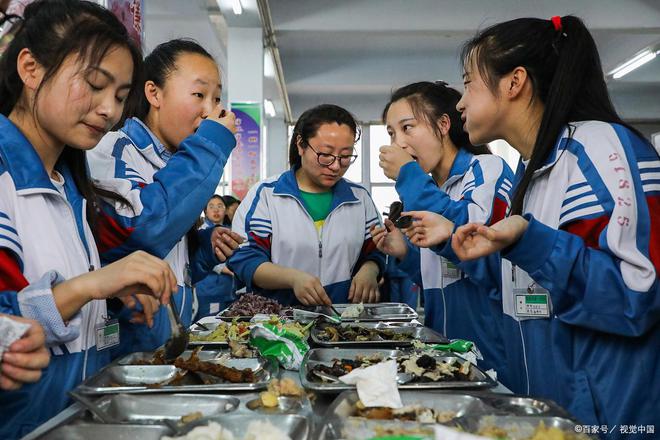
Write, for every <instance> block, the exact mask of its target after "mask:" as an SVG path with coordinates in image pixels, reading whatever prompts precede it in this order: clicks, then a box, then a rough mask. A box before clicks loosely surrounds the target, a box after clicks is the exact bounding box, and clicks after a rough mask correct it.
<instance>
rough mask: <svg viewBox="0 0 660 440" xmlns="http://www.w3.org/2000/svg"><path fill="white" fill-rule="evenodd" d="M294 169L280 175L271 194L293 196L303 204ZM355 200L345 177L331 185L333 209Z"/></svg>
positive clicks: (356, 200) (356, 199)
mask: <svg viewBox="0 0 660 440" xmlns="http://www.w3.org/2000/svg"><path fill="white" fill-rule="evenodd" d="M296 170H297V168H291V169H290V170H288V171H285V172H284V173H282V174H281V175H280V177H279V178H278V179H277V181H276V182H275V186H274V188H273V194H275V195H279V196H291V197H294V198H296V199H297V200H298V201H299V202H300V203H302V205H303V206H305V204H304V203H303V201H302V198H301V197H300V187H298V181H297V180H296ZM355 202H358V198H357V197H355V194H353V190H352V189H351V185H350V184H349V183H348V181H347V180H346V179H344V178H341V179H339V181H338V182H337V183H336V184H335V186H333V187H332V207H331V208H330V209H331V210H333V209H335V208H336V207H337V206H339V205H341V204H342V203H355Z"/></svg>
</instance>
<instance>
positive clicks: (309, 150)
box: [228, 104, 385, 304]
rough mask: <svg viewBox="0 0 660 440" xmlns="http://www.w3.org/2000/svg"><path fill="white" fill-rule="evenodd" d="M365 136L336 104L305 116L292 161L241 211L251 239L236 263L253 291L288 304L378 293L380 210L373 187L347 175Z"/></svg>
mask: <svg viewBox="0 0 660 440" xmlns="http://www.w3.org/2000/svg"><path fill="white" fill-rule="evenodd" d="M357 136H358V128H357V123H356V121H355V119H354V118H353V116H352V115H351V114H350V113H349V112H348V111H346V110H345V109H343V108H341V107H338V106H336V105H330V104H324V105H320V106H317V107H314V108H311V109H309V110H307V111H305V112H304V113H303V114H302V115H301V116H300V118H299V119H298V122H296V125H295V127H294V130H293V136H292V138H291V145H290V147H289V161H290V163H291V169H290V170H289V171H286V172H284V173H282V174H280V175H279V176H275V177H271V178H269V179H266V180H265V181H262V182H259V183H258V184H256V185H255V186H254V187H252V189H250V191H249V192H248V194H247V196H246V197H245V199H244V200H243V202H241V205H240V206H239V208H238V210H237V211H236V215H235V216H234V221H233V223H232V229H233V231H235V232H237V233H238V234H239V235H241V236H245V237H247V242H246V243H245V244H244V245H243V246H242V247H240V248H239V250H238V251H236V253H234V255H233V256H232V257H231V258H230V260H229V263H228V267H229V269H230V270H231V271H232V272H234V274H236V276H237V277H238V278H239V279H240V280H241V281H242V282H244V283H245V284H246V285H247V289H248V291H256V292H261V293H263V294H265V295H268V296H271V297H274V298H276V299H277V300H278V301H280V302H281V303H283V304H300V303H302V304H330V303H331V302H332V303H345V302H347V301H353V302H358V303H359V302H375V301H378V298H379V291H378V277H379V275H380V274H381V273H382V272H383V270H384V263H385V261H384V260H385V258H384V255H383V254H381V253H380V252H379V251H377V250H376V248H375V246H374V244H373V241H372V240H371V237H370V235H369V229H370V228H371V226H373V225H380V217H379V215H378V211H377V210H376V206H375V205H374V203H373V201H372V200H371V196H370V195H369V193H368V192H367V190H366V189H364V188H363V187H361V186H360V185H357V184H354V183H352V182H349V181H348V180H345V179H344V178H343V177H342V176H343V175H344V173H346V171H347V170H348V167H349V166H350V165H351V163H353V162H354V161H355V158H356V157H357V156H356V155H355V150H354V148H353V145H354V144H355V140H356V138H357Z"/></svg>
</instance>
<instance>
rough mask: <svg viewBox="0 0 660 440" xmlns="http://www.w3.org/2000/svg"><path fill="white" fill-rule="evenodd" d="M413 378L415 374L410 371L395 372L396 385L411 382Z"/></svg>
mask: <svg viewBox="0 0 660 440" xmlns="http://www.w3.org/2000/svg"><path fill="white" fill-rule="evenodd" d="M414 378H415V375H414V374H412V373H397V374H396V383H397V384H398V385H405V384H407V383H408V382H411V381H412V380H413V379H414Z"/></svg>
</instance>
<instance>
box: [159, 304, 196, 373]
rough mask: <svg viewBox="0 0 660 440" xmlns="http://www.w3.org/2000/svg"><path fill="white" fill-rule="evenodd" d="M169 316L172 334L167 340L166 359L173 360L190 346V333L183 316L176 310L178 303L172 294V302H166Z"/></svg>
mask: <svg viewBox="0 0 660 440" xmlns="http://www.w3.org/2000/svg"><path fill="white" fill-rule="evenodd" d="M165 307H166V308H167V316H168V317H169V319H170V328H171V331H172V332H171V333H172V334H171V335H170V339H168V340H167V342H165V356H164V357H165V360H166V361H172V360H174V359H176V358H177V357H178V356H179V355H180V354H181V353H183V352H184V351H185V349H186V348H187V347H188V340H189V339H190V335H189V334H188V332H187V331H186V329H185V327H184V326H183V324H182V323H181V318H180V317H179V314H178V313H177V310H176V303H175V302H174V296H173V295H172V296H170V303H169V304H166V305H165Z"/></svg>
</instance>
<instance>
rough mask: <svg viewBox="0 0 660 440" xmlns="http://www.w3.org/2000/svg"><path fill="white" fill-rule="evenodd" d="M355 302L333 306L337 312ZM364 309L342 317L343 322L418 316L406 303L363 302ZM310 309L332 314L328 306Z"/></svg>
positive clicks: (400, 318)
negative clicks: (358, 313) (355, 313)
mask: <svg viewBox="0 0 660 440" xmlns="http://www.w3.org/2000/svg"><path fill="white" fill-rule="evenodd" d="M353 305H355V304H333V307H334V308H335V309H336V310H337V311H338V312H339V313H343V312H344V310H346V308H348V307H349V306H353ZM363 305H364V311H363V312H362V313H361V314H360V316H359V317H357V318H342V321H345V322H356V321H360V322H378V321H398V322H407V321H412V320H414V319H417V318H418V316H419V315H418V314H417V312H416V311H415V309H413V308H412V307H410V306H409V305H408V304H406V303H396V302H389V303H373V304H363ZM312 311H315V312H320V313H325V314H327V315H334V313H333V312H332V310H331V309H330V307H328V306H317V307H315V308H313V309H312Z"/></svg>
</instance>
